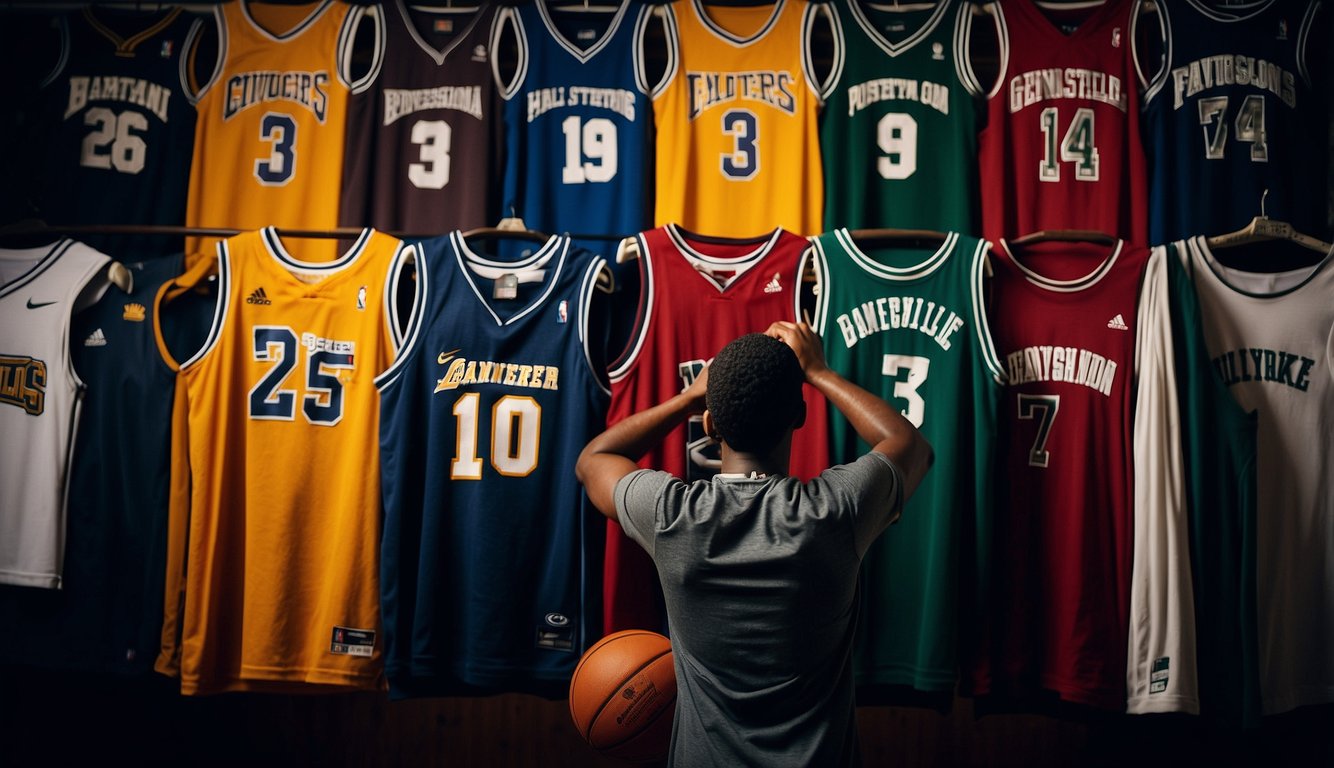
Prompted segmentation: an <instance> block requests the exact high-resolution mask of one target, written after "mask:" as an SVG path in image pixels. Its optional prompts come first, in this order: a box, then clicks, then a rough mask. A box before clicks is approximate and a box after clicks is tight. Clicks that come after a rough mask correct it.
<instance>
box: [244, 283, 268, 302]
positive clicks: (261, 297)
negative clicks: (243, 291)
mask: <svg viewBox="0 0 1334 768" xmlns="http://www.w3.org/2000/svg"><path fill="white" fill-rule="evenodd" d="M245 303H247V304H272V303H273V302H272V301H269V295H268V294H267V293H265V292H264V286H262V285H261V286H260V287H258V288H256V289H255V290H253V291H251V292H250V295H249V296H247V297H245Z"/></svg>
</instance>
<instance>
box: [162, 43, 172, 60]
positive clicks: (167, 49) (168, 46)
mask: <svg viewBox="0 0 1334 768" xmlns="http://www.w3.org/2000/svg"><path fill="white" fill-rule="evenodd" d="M173 50H175V41H173V40H163V41H162V58H164V59H170V58H171V52H172V51H173Z"/></svg>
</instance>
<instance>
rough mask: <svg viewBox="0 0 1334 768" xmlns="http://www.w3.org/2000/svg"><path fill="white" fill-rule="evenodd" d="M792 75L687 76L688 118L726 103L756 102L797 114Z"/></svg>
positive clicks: (701, 74)
mask: <svg viewBox="0 0 1334 768" xmlns="http://www.w3.org/2000/svg"><path fill="white" fill-rule="evenodd" d="M792 83H793V78H792V73H791V72H788V71H786V70H783V71H780V72H775V71H773V70H759V71H755V72H687V73H686V93H687V94H688V95H689V97H690V109H689V111H688V112H687V117H688V119H690V120H694V119H695V118H696V117H698V116H699V113H701V112H703V111H704V110H706V109H709V108H710V107H715V106H717V105H719V104H725V103H727V102H729V101H759V102H763V103H765V104H768V105H770V106H772V107H776V108H778V109H780V110H782V111H783V112H786V113H788V114H789V115H791V114H795V113H796V111H797V98H796V96H794V95H792Z"/></svg>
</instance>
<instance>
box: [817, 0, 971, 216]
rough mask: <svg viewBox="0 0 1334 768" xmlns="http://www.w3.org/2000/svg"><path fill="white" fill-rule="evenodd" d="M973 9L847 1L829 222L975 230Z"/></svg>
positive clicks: (840, 39) (830, 162)
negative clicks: (970, 38) (970, 37)
mask: <svg viewBox="0 0 1334 768" xmlns="http://www.w3.org/2000/svg"><path fill="white" fill-rule="evenodd" d="M970 7H971V6H969V5H967V4H963V3H956V2H952V1H951V2H942V3H938V4H936V5H934V6H927V7H926V9H925V10H923V7H922V6H904V8H903V9H902V10H900V9H898V8H888V7H885V8H883V9H880V8H877V7H875V6H871V5H866V4H863V3H860V2H857V0H840V2H839V3H838V4H837V7H836V8H833V9H832V11H833V12H832V13H831V14H830V17H831V23H832V26H833V36H834V51H835V55H834V59H833V61H834V69H833V71H832V72H831V73H830V78H829V80H828V84H827V86H826V90H825V92H824V93H823V94H822V96H823V98H824V100H825V105H824V109H823V110H822V112H821V113H820V151H821V153H822V155H823V156H824V180H825V200H824V224H825V228H826V229H833V228H835V227H839V226H846V227H849V228H852V229H857V228H861V227H902V228H922V227H925V228H929V229H939V230H941V231H951V232H968V233H976V232H977V227H978V212H977V131H978V127H979V125H978V114H979V110H978V103H979V102H978V97H979V96H981V91H982V88H981V86H980V85H979V84H978V82H977V78H976V76H975V75H974V74H973V71H972V68H971V66H970V65H969V63H968V33H969V23H970V19H971V13H970V12H969V8H970Z"/></svg>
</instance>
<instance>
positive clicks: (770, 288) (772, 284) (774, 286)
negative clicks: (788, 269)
mask: <svg viewBox="0 0 1334 768" xmlns="http://www.w3.org/2000/svg"><path fill="white" fill-rule="evenodd" d="M781 290H783V286H781V285H779V283H778V273H777V272H775V273H774V276H773V277H771V278H769V282H767V283H765V284H764V292H765V293H778V292H779V291H781Z"/></svg>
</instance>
